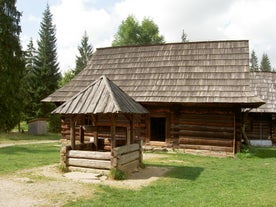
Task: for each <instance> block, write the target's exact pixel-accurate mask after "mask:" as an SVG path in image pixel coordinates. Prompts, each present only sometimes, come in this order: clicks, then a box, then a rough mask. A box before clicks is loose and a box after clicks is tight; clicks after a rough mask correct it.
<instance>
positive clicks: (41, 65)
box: [32, 4, 61, 118]
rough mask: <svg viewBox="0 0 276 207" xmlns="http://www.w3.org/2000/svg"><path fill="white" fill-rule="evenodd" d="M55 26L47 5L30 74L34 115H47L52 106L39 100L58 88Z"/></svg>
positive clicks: (58, 73)
mask: <svg viewBox="0 0 276 207" xmlns="http://www.w3.org/2000/svg"><path fill="white" fill-rule="evenodd" d="M55 30H56V29H55V26H54V25H53V24H52V14H51V12H50V8H49V5H48V4H47V7H46V9H45V11H44V13H43V19H42V22H41V24H40V30H39V40H38V42H37V45H38V49H37V56H36V58H35V64H34V66H35V67H34V72H33V76H32V84H33V85H32V88H33V89H35V90H34V91H33V95H32V97H33V103H34V111H35V113H36V117H34V118H38V117H48V116H49V114H50V112H51V110H53V108H54V106H53V105H52V104H46V103H41V102H40V101H41V100H42V99H43V98H45V97H47V96H48V95H49V94H51V93H53V92H54V91H55V90H56V89H57V88H58V82H59V79H60V77H61V75H60V72H59V66H58V62H57V48H56V37H55V34H56V33H55Z"/></svg>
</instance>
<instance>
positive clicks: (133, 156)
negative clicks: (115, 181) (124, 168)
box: [117, 151, 140, 165]
mask: <svg viewBox="0 0 276 207" xmlns="http://www.w3.org/2000/svg"><path fill="white" fill-rule="evenodd" d="M139 155H140V152H139V151H134V152H131V153H128V154H124V155H122V156H118V157H117V164H118V165H124V164H126V163H129V162H132V161H134V160H138V161H139Z"/></svg>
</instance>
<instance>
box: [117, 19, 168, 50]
mask: <svg viewBox="0 0 276 207" xmlns="http://www.w3.org/2000/svg"><path fill="white" fill-rule="evenodd" d="M160 43H164V37H163V36H162V35H159V28H158V26H157V25H156V24H155V23H154V21H153V20H151V19H149V18H144V19H143V20H142V23H141V25H140V24H139V22H138V21H137V19H136V18H135V17H134V16H133V15H130V16H128V17H127V19H126V20H124V21H122V23H121V25H120V26H119V29H118V32H117V33H116V34H115V37H114V40H113V42H112V46H124V45H150V44H160Z"/></svg>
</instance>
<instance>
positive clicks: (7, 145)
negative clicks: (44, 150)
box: [0, 140, 58, 148]
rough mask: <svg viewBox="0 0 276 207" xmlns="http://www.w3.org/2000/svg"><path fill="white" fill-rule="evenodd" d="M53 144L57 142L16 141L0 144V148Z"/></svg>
mask: <svg viewBox="0 0 276 207" xmlns="http://www.w3.org/2000/svg"><path fill="white" fill-rule="evenodd" d="M55 142H58V140H41V141H28V142H19V141H16V142H14V143H4V144H0V148H3V147H9V146H15V145H27V144H46V143H55Z"/></svg>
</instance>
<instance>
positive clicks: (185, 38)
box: [181, 29, 189, 42]
mask: <svg viewBox="0 0 276 207" xmlns="http://www.w3.org/2000/svg"><path fill="white" fill-rule="evenodd" d="M181 42H189V40H188V35H187V34H186V33H185V32H184V29H183V30H182V35H181Z"/></svg>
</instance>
